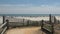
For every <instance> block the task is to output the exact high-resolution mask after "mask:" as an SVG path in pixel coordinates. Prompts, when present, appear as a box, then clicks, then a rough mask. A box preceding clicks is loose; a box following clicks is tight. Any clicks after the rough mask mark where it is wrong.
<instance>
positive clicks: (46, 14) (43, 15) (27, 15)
mask: <svg viewBox="0 0 60 34" xmlns="http://www.w3.org/2000/svg"><path fill="white" fill-rule="evenodd" d="M51 15H52V16H60V14H51ZM0 16H49V14H0Z"/></svg>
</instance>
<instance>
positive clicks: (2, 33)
mask: <svg viewBox="0 0 60 34" xmlns="http://www.w3.org/2000/svg"><path fill="white" fill-rule="evenodd" d="M6 29H7V26H6V27H5V28H4V29H3V31H2V32H1V34H4V32H5V31H6Z"/></svg>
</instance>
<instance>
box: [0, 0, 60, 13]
mask: <svg viewBox="0 0 60 34" xmlns="http://www.w3.org/2000/svg"><path fill="white" fill-rule="evenodd" d="M0 14H60V0H0Z"/></svg>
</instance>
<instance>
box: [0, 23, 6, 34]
mask: <svg viewBox="0 0 60 34" xmlns="http://www.w3.org/2000/svg"><path fill="white" fill-rule="evenodd" d="M6 30H7V23H4V24H2V25H1V26H0V34H4V33H5V31H6Z"/></svg>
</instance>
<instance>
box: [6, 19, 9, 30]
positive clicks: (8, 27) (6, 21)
mask: <svg viewBox="0 0 60 34" xmlns="http://www.w3.org/2000/svg"><path fill="white" fill-rule="evenodd" d="M6 22H7V24H6V26H7V29H8V28H9V26H8V23H9V20H8V19H7V20H6Z"/></svg>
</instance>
